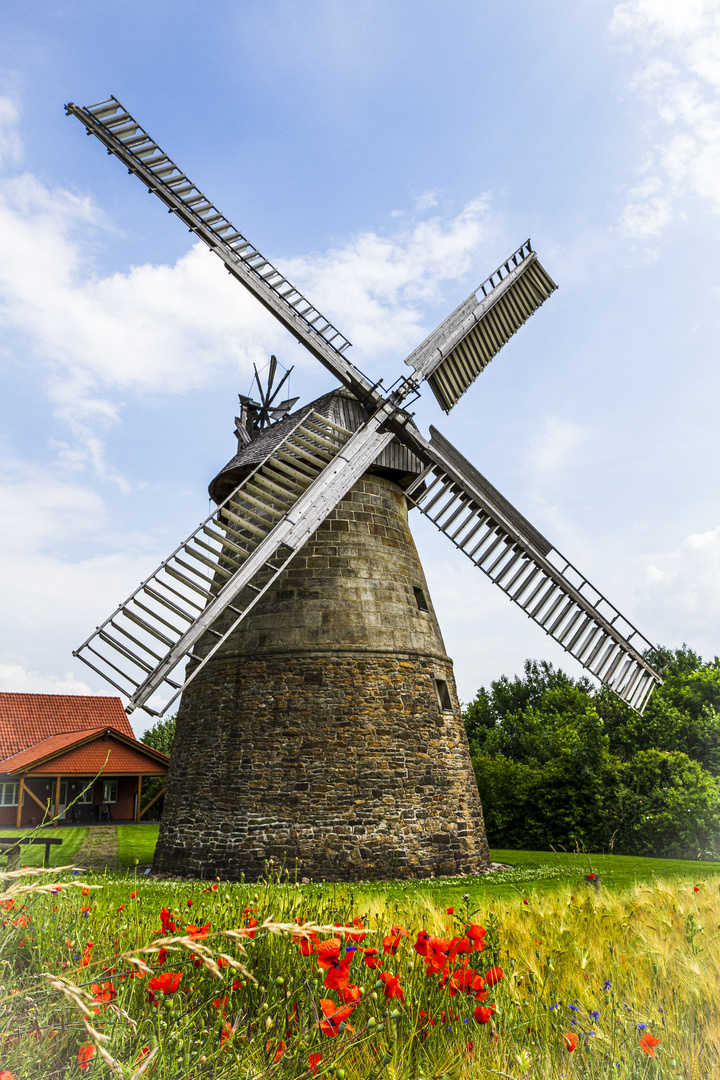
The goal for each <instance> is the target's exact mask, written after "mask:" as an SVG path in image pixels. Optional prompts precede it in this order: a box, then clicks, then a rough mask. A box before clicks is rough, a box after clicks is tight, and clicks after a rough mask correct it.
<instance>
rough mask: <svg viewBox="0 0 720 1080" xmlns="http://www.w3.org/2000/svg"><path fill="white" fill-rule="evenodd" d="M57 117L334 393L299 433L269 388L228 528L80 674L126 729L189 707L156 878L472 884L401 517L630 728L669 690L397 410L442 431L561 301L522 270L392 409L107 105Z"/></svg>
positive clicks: (499, 278)
mask: <svg viewBox="0 0 720 1080" xmlns="http://www.w3.org/2000/svg"><path fill="white" fill-rule="evenodd" d="M67 111H68V112H69V113H71V114H73V115H75V116H77V117H78V119H80V120H81V122H82V123H83V124H84V125H85V127H86V129H87V131H88V133H92V134H94V135H96V136H97V137H98V138H99V139H100V140H101V141H102V142H103V144H104V145H105V146H106V147H107V149H108V150H109V151H110V152H111V153H113V154H115V155H116V156H117V157H119V158H120V159H121V161H123V162H124V164H126V165H127V167H128V169H129V171H131V172H134V173H135V174H136V175H138V176H139V177H140V179H141V180H142V181H143V183H144V184H145V185H146V186H147V187H148V190H150V191H152V192H154V193H155V194H157V195H158V196H159V197H160V199H161V200H162V201H163V203H164V204H165V205H166V206H167V207H168V208H169V210H170V211H171V212H173V213H175V214H176V215H177V216H178V217H180V218H181V220H183V221H184V222H185V223H186V224H187V225H189V227H190V228H191V229H192V230H193V231H195V232H196V233H197V234H198V236H200V237H202V239H203V240H205V242H206V243H208V245H209V246H210V247H211V248H212V249H213V251H214V252H215V253H216V254H217V255H218V256H219V257H220V258H221V259H222V260H223V262H224V264H225V266H226V267H227V269H228V271H229V272H230V273H231V274H232V275H233V276H234V277H236V278H237V279H238V280H239V281H240V282H241V283H242V284H244V285H245V286H246V287H247V288H248V289H249V290H250V291H251V292H252V293H253V294H254V295H255V296H256V297H257V298H258V299H259V300H260V301H261V302H262V303H263V304H264V305H265V306H266V307H267V308H268V309H269V310H270V311H272V313H273V314H274V315H275V316H276V317H277V318H278V319H279V320H280V321H281V322H282V323H283V325H284V326H285V327H286V328H287V329H288V330H290V332H291V333H292V334H293V335H294V336H295V337H296V338H297V339H298V340H299V341H300V342H301V343H302V344H303V345H305V346H306V347H307V348H308V349H309V351H310V352H311V353H312V354H313V355H314V356H315V357H316V358H317V359H318V360H319V361H320V362H321V363H323V364H324V365H325V366H326V367H327V368H328V369H329V370H330V371H331V372H332V373H333V374H334V375H335V377H336V378H337V379H338V381H339V382H340V384H341V389H339V390H336V391H333V392H331V393H329V394H326V395H325V396H324V397H322V398H320V399H318V400H317V401H315V402H313V403H312V404H310V405H307V406H305V407H304V408H302V409H300V410H298V411H295V412H292V413H291V412H290V411H289V410H290V409H291V408H292V406H293V404H294V402H290V401H286V402H282V403H280V404H279V405H278V406H276V407H273V401H274V400H275V396H276V393H275V392H273V391H272V384H273V379H274V374H275V366H274V362H273V363H272V365H271V377H270V380H269V388H268V392H267V394H265V393H264V392H262V393H261V398H262V400H261V402H260V403H255V402H251V401H250V400H249V399H245V400H244V402H243V410H242V416H241V417H240V418H239V419H238V422H237V424H238V428H237V430H238V438H239V442H240V444H241V445H240V448H239V451H238V454H237V455H236V456H235V457H234V458H233V460H232V461H231V462H229V463H228V465H227V466H226V467H225V468H224V469H223V470H222V471H221V472H220V473H219V475H218V476H217V477H216V478H215V480H214V481H213V482H212V484H211V488H210V490H211V494H212V496H213V498H214V499H215V501H216V503H217V504H218V505H217V509H216V510H215V511H214V512H213V513H212V514H211V515H210V516H209V517H208V518H207V519H206V521H204V522H203V523H202V524H201V525H200V526H199V528H198V529H197V530H196V531H195V532H194V533H193V534H192V535H191V536H190V537H188V538H187V540H185V541H184V542H183V543H182V544H180V545H179V547H178V548H177V549H176V550H175V551H174V552H173V553H172V555H171V556H170V557H169V558H168V559H166V560H165V561H164V562H163V563H162V564H161V566H160V567H159V568H158V569H157V570H156V571H155V572H154V573H153V574H151V575H150V577H149V578H148V579H147V580H146V581H144V582H143V583H142V584H141V585H140V586H139V588H138V589H137V590H136V591H135V592H134V593H133V594H132V595H131V596H130V597H129V598H128V600H127V601H126V602H125V603H124V604H122V605H120V607H119V608H118V609H117V610H116V611H115V612H114V613H113V615H111V616H110V618H109V619H107V620H106V621H105V622H104V623H103V624H102V625H101V626H100V627H98V629H97V630H96V631H95V632H94V633H93V634H92V635H91V636H90V637H89V638H88V639H87V640H86V641H85V642H84V643H83V645H82V646H81V647H80V648H79V649H78V650H77V652H76V653H75V655H77V656H79V657H80V658H81V659H82V660H84V661H85V662H86V663H88V664H89V665H90V666H91V667H92V668H93V669H94V670H95V671H98V672H100V673H101V674H102V675H103V677H104V678H106V679H107V680H108V681H109V682H111V683H112V685H113V686H115V687H116V688H117V689H119V690H120V691H121V692H122V693H123V694H125V695H126V696H127V697H128V699H129V701H128V705H127V709H128V711H131V710H132V709H134V708H136V707H138V706H139V705H143V706H144V707H145V708H146V709H149V711H151V712H152V711H153V709H152V708H151V707H150V708H149V707H148V704H147V703H148V701H149V699H152V700H153V701H155V700H157V698H156V697H154V695H162V694H164V695H166V696H167V695H168V693H169V697H170V700H169V701H166V702H165V705H164V708H163V709H162V711H165V709H167V708H168V707H169V706H170V704H171V703H172V702H173V701H175V700H176V699H177V698H178V696H180V694H182V701H181V704H180V710H179V713H178V732H177V736H176V742H175V746H174V748H173V756H172V762H171V767H170V773H169V776H168V788H167V798H166V805H165V813H164V820H163V825H162V828H161V835H160V839H159V842H158V848H157V852H156V866H158V867H160V868H167V869H173V870H176V871H184V872H187V873H197V874H201V875H205V876H210V875H215V874H222V875H224V876H228V877H233V876H238V875H239V874H240V873H241V872H244V873H249V874H251V875H252V874H254V873H258V872H261V871H262V869H263V864H264V860H265V859H266V858H268V857H274V858H276V859H278V860H282V859H284V858H285V859H287V860H289V861H290V862H291V863H292V862H293V861H294V860H295V859H297V860H298V861H299V862H300V865H301V867H302V871H303V872H305V873H310V874H312V875H313V876H324V877H326V878H343V879H346V880H347V879H351V878H354V877H355V878H368V877H387V876H403V875H405V876H409V875H417V876H425V875H428V874H429V873H433V872H435V873H438V872H440V873H471V872H476V871H478V870H482V869H483V868H485V867H486V866H487V862H488V855H487V842H486V839H485V834H484V827H483V822H482V811H481V807H480V802H479V798H478V794H477V789H476V787H475V783H474V778H473V775H472V769H471V765H470V760H469V753H468V747H467V741H466V739H465V736H464V732H463V729H462V723H461V720H460V716H459V709H458V701H457V694H456V691H455V684H454V680H453V675H452V664H451V661H450V659H449V658H448V656H447V655H446V653H445V648H444V645H443V641H442V636H441V634H440V630H439V627H438V625H437V621H436V619H435V615H434V612H433V609H432V602H431V600H430V597H429V595H428V589H427V584H426V582H425V579H424V575H423V572H422V567H421V566H420V562H419V560H418V557H417V552H416V550H415V546H414V544H413V541H412V537H411V535H410V532H409V529H408V525H407V510H408V508H409V507H417V508H418V509H419V510H420V511H421V512H422V513H424V514H425V515H426V516H427V517H428V518H429V519H430V520H432V521H433V522H434V524H435V525H436V526H437V527H438V528H439V529H440V531H441V532H443V533H444V534H445V535H446V536H447V537H448V538H449V539H450V540H451V541H452V542H453V544H454V545H455V546H456V547H457V548H459V549H460V550H461V551H462V552H463V553H464V554H465V555H467V556H468V557H469V558H470V559H471V561H472V562H473V563H474V564H475V565H476V566H478V568H479V569H481V570H482V571H483V572H484V573H485V574H486V575H487V576H488V577H489V578H490V579H491V580H492V581H493V582H494V583H495V584H497V585H498V586H499V587H500V588H502V589H503V591H504V592H505V593H506V594H507V595H508V596H509V598H510V599H511V600H513V601H514V602H515V603H516V604H517V605H518V606H519V607H520V608H522V610H523V611H524V612H525V613H526V614H527V615H528V616H529V617H530V618H532V619H534V620H535V621H536V622H537V623H538V624H539V625H540V626H541V627H542V628H543V629H544V630H545V632H546V633H548V634H550V635H551V636H552V637H553V638H555V640H557V641H559V642H560V644H561V645H562V646H563V647H564V648H565V649H566V650H567V651H568V652H569V653H570V654H571V655H572V656H573V657H575V658H576V659H577V660H578V661H579V662H580V663H581V664H583V666H585V667H586V668H587V669H588V670H589V671H590V672H591V673H592V674H594V675H595V676H596V677H597V678H598V679H600V680H601V681H602V682H603V683H605V684H606V685H608V686H609V687H610V688H611V689H613V691H614V692H615V693H617V694H618V696H620V697H621V698H622V699H623V700H624V701H626V702H628V704H630V705H631V706H632V707H633V708H635V709H637V710H638V711H642V709H643V708H644V706H645V703H646V702H647V699H648V697H649V695H650V693H651V692H652V689H653V686H654V685H655V684H656V683H657V682H658V681H660V676H659V675H658V674H657V672H656V671H655V670H654V669H653V668H652V666H651V665H650V663H649V661H648V659H647V655H648V653H649V651H650V649H651V648H652V646H651V644H650V642H649V641H648V640H647V639H645V638H644V637H642V635H641V634H640V633H639V631H637V630H636V629H635V628H634V627H633V626H632V625H631V624H630V623H628V622H627V620H625V619H624V618H623V617H622V616H621V615H620V613H619V612H618V611H617V610H616V609H615V608H614V607H613V606H612V605H611V604H610V603H609V602H608V601H607V600H606V599H605V598H604V597H603V596H602V594H601V593H599V592H598V590H596V589H594V588H593V587H592V586H591V585H590V583H589V582H588V581H587V579H586V578H585V577H584V576H583V575H582V574H580V573H579V572H578V571H577V570H576V569H575V568H574V567H573V566H572V564H571V563H570V562H569V561H568V560H567V559H565V558H563V557H562V556H561V555H560V554H559V553H558V552H557V551H556V550H555V549H554V548H553V546H552V545H551V544H550V543H549V542H548V541H547V540H546V539H545V538H544V537H543V536H542V535H541V534H540V533H539V532H538V531H537V530H536V529H535V528H534V527H533V526H532V525H531V524H530V522H528V521H527V520H526V519H525V518H524V517H523V516H522V515H521V514H520V513H519V512H518V511H517V510H516V509H515V508H514V507H513V506H512V505H511V504H510V503H508V502H507V500H506V499H504V498H503V496H502V495H501V494H500V493H499V492H498V491H497V490H496V489H495V488H494V487H493V486H492V485H491V484H490V483H489V482H488V481H487V480H486V479H485V478H484V477H483V476H482V475H481V474H480V473H479V472H477V470H476V469H475V468H474V467H473V466H472V465H471V464H470V462H468V461H467V460H466V459H465V458H464V457H463V456H462V455H461V454H459V452H458V451H457V450H455V448H454V447H453V446H452V445H451V444H450V443H449V442H447V440H446V439H444V438H443V436H442V435H440V433H439V432H438V431H436V430H435V429H434V428H431V438H430V439H429V440H428V439H426V438H425V437H424V436H423V435H422V434H421V433H420V431H419V430H418V429H417V427H416V426H415V425H414V423H413V421H412V417H411V415H410V414H409V413H408V412H407V409H406V408H405V407H404V404H403V403H406V402H407V401H408V400H412V399H413V397H414V396H415V395H417V394H418V393H419V392H420V389H421V387H422V385H423V383H425V382H427V384H428V385H429V386H430V388H431V390H432V391H433V393H434V395H435V397H436V398H437V400H438V402H439V404H440V405H441V407H442V408H443V409H444V411H445V412H449V411H450V409H451V408H452V407H453V406H454V404H455V403H456V402H457V401H458V399H459V398H460V397H461V395H462V394H463V393H464V392H465V391H466V390H467V389H468V387H469V386H470V385H471V384H472V382H474V380H475V378H476V377H477V376H478V375H479V374H480V372H481V371H482V370H483V369H484V367H485V366H486V365H487V364H488V363H489V361H490V360H491V359H492V357H493V356H494V355H495V354H496V353H497V352H498V350H499V349H500V348H501V347H502V345H503V344H504V343H505V342H506V341H507V340H508V339H509V338H510V337H511V336H512V334H514V333H515V331H516V330H517V329H519V327H520V326H521V325H522V324H523V323H524V322H525V321H526V320H527V319H528V318H529V316H530V315H531V314H532V313H533V312H534V311H535V310H537V308H538V307H539V306H540V305H541V304H542V303H544V301H545V300H546V299H547V298H548V297H549V296H550V294H551V292H552V291H553V290H554V289H555V285H554V283H553V282H552V281H551V279H550V278H549V277H548V275H547V273H546V272H545V271H544V270H543V268H542V266H541V265H540V263H539V262H538V260H537V256H536V255H535V253H534V251H533V250H532V248H531V245H530V242H529V241H528V242H527V243H525V244H523V245H522V247H520V248H519V249H518V250H517V251H516V252H515V253H514V254H513V255H512V256H511V257H510V258H509V259H508V261H507V262H506V263H504V264H503V265H502V266H501V267H500V268H499V269H498V270H497V271H495V273H494V274H492V275H491V276H490V277H489V278H488V279H487V281H485V282H484V283H483V284H482V285H481V286H480V287H479V289H477V290H476V291H475V292H474V293H472V294H471V295H470V296H469V297H468V299H467V300H465V301H464V302H463V303H462V304H461V305H460V306H459V307H458V308H457V309H456V311H454V312H453V313H452V314H451V315H450V316H449V317H448V318H447V319H446V320H445V322H443V323H442V324H441V325H440V326H439V327H438V328H437V329H436V330H435V331H434V332H433V333H432V334H431V335H430V336H429V337H428V338H427V339H426V341H424V342H423V343H422V344H421V345H420V346H418V348H417V349H415V351H414V352H413V353H411V354H410V356H409V357H408V358H407V360H406V364H407V365H408V366H409V367H410V369H411V371H410V373H409V374H407V375H404V376H401V377H400V378H399V379H398V380H397V382H396V383H395V384H393V386H392V387H391V388H390V389H389V390H386V389H384V388H383V387H382V383H372V382H371V380H370V379H368V378H367V377H366V376H365V375H363V373H362V372H360V371H359V370H358V369H357V368H356V367H355V366H354V365H353V364H351V363H350V362H349V361H348V359H347V357H346V355H345V354H346V352H347V349H348V348H349V345H350V343H349V342H348V341H347V339H346V338H345V337H344V336H343V335H342V334H341V333H340V332H339V331H338V330H337V329H336V328H335V327H334V326H333V325H332V324H331V323H330V322H329V321H328V320H326V319H325V318H324V317H323V316H322V315H321V314H320V312H319V311H317V309H316V308H315V307H314V306H313V305H312V304H311V303H310V302H309V301H308V300H307V299H306V298H305V297H304V296H302V294H301V293H299V292H298V290H296V289H295V288H294V287H293V286H292V285H291V284H290V283H289V282H288V281H287V279H286V278H284V277H283V276H282V274H281V273H280V272H279V271H278V270H277V269H276V268H275V267H274V266H272V264H271V263H270V262H269V261H268V260H267V259H265V258H264V257H263V256H262V255H261V254H260V252H259V251H257V249H256V248H254V247H252V245H251V244H250V243H249V242H248V241H247V240H246V239H245V238H244V236H243V235H242V233H240V232H239V231H238V230H236V229H235V227H234V226H233V225H232V224H231V222H230V221H229V220H228V219H227V218H225V217H224V215H223V214H221V213H220V212H219V211H218V210H217V209H216V208H215V207H214V205H213V204H212V203H211V202H210V200H208V199H207V198H206V197H205V196H204V195H203V194H202V192H200V191H199V190H198V189H197V188H196V187H195V186H194V185H193V184H192V183H191V182H190V181H189V180H188V178H187V176H186V175H185V174H184V173H183V172H182V171H181V170H180V169H179V168H178V167H177V166H176V165H175V164H174V163H173V162H172V161H171V160H170V159H169V158H168V156H167V155H166V154H164V153H163V152H162V150H161V149H160V148H159V147H158V145H157V144H156V143H155V142H154V141H153V140H152V139H151V137H150V136H149V135H148V134H147V133H146V132H145V131H144V130H143V129H142V128H141V127H140V125H139V124H138V123H137V122H136V121H135V120H133V118H132V117H131V116H130V115H129V114H128V113H127V112H126V111H125V109H124V108H123V107H122V105H120V103H119V102H118V101H117V100H116V99H115V98H110V99H108V100H107V101H103V102H100V103H98V104H97V105H93V106H89V107H87V108H80V107H78V106H76V105H68V106H67ZM277 390H279V386H278V387H277V388H276V391H277ZM183 665H185V667H184V670H183Z"/></svg>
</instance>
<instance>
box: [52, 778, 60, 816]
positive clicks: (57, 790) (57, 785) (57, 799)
mask: <svg viewBox="0 0 720 1080" xmlns="http://www.w3.org/2000/svg"><path fill="white" fill-rule="evenodd" d="M59 810H60V777H59V776H58V777H57V778H56V780H55V813H54V814H53V817H54V819H55V821H54V824H55V828H56V829H57V827H58V825H59V824H60V822H59V821H58V812H59Z"/></svg>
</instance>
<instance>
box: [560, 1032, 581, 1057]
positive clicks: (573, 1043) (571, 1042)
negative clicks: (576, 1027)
mask: <svg viewBox="0 0 720 1080" xmlns="http://www.w3.org/2000/svg"><path fill="white" fill-rule="evenodd" d="M563 1042H564V1044H565V1049H566V1050H567V1052H568V1053H569V1054H572V1052H573V1050H577V1045H578V1037H577V1035H574V1034H573V1033H572V1032H571V1033H570V1034H569V1035H563Z"/></svg>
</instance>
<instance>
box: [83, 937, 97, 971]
mask: <svg viewBox="0 0 720 1080" xmlns="http://www.w3.org/2000/svg"><path fill="white" fill-rule="evenodd" d="M93 948H94V945H93V943H92V941H86V942H85V949H84V951H83V954H82V959H81V961H80V963H81V964H82V966H83V967H87V966H88V964H89V963H90V953H91V952H92V950H93Z"/></svg>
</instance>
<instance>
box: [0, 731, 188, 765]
mask: <svg viewBox="0 0 720 1080" xmlns="http://www.w3.org/2000/svg"><path fill="white" fill-rule="evenodd" d="M78 744H79V745H78ZM168 761H169V758H167V757H166V756H165V754H161V753H160V751H159V750H153V749H152V748H151V747H149V746H145V744H144V743H141V742H138V741H137V740H136V739H135V738H134V737H133V739H132V740H129V739H128V738H127V736H126V735H125V734H124V733H122V732H119V731H112V730H110V731H109V730H108V728H106V727H102V728H93V729H90V730H87V731H72V732H66V733H65V734H62V735H51V736H50V738H49V739H43V741H42V742H39V743H37V744H36V745H35V746H31V747H29V748H28V749H27V750H23V751H21V752H20V753H19V754H14V755H13V756H12V757H10V758H6V759H5V761H2V762H0V772H3V773H12V774H15V775H20V774H21V773H25V774H29V775H31V776H45V775H51V776H57V775H60V776H66V775H67V776H71V775H72V776H82V775H86V774H92V775H94V774H96V773H99V772H100V771H101V770H102V772H103V773H104V774H105V775H106V776H111V775H112V776H119V775H128V774H129V775H132V776H137V775H138V774H139V773H142V775H143V776H150V775H156V776H164V775H165V773H166V772H167V767H168Z"/></svg>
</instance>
